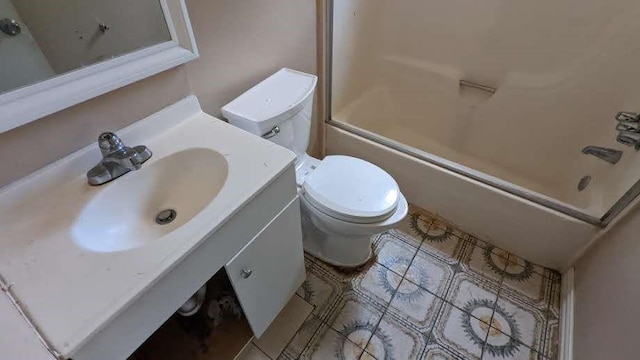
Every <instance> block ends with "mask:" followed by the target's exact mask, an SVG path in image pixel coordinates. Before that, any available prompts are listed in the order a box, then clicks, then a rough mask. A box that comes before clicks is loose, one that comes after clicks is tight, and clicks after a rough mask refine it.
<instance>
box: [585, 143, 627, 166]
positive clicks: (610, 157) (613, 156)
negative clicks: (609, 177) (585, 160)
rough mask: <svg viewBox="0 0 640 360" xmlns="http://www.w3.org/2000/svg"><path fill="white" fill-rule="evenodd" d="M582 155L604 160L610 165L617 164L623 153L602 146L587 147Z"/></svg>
mask: <svg viewBox="0 0 640 360" xmlns="http://www.w3.org/2000/svg"><path fill="white" fill-rule="evenodd" d="M582 153H583V154H587V155H593V156H595V157H597V158H598V159H600V160H604V161H606V162H608V163H610V164H617V163H618V161H620V158H621V157H622V151H620V150H615V149H609V148H605V147H600V146H585V147H584V149H582Z"/></svg>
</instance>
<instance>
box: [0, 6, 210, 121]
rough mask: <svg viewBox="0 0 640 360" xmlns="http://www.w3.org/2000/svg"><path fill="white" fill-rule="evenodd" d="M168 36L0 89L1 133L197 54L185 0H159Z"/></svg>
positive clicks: (194, 56)
mask: <svg viewBox="0 0 640 360" xmlns="http://www.w3.org/2000/svg"><path fill="white" fill-rule="evenodd" d="M158 1H159V2H160V5H161V7H162V11H163V13H164V17H165V20H166V22H167V27H168V29H169V34H170V36H171V40H170V41H167V42H164V43H159V44H156V45H153V46H150V47H147V48H143V49H140V50H137V51H134V52H131V53H127V54H124V55H122V56H117V57H115V58H113V59H110V60H107V61H103V62H99V63H96V64H93V65H89V66H87V67H84V68H80V69H77V70H73V71H70V72H68V73H65V74H61V75H58V76H54V77H52V78H50V79H46V80H43V81H40V82H38V83H35V84H31V85H27V86H24V87H20V88H17V89H15V90H12V91H9V92H6V93H4V94H1V95H0V133H3V132H6V131H9V130H11V129H13V128H16V127H18V126H21V125H24V124H27V123H30V122H32V121H35V120H38V119H40V118H42V117H44V116H47V115H49V114H53V113H55V112H58V111H60V110H63V109H66V108H68V107H70V106H73V105H76V104H78V103H81V102H83V101H86V100H89V99H91V98H94V97H96V96H100V95H102V94H105V93H107V92H109V91H112V90H115V89H117V88H120V87H123V86H126V85H129V84H131V83H133V82H136V81H138V80H142V79H144V78H146V77H149V76H152V75H155V74H157V73H159V72H162V71H165V70H168V69H170V68H173V67H176V66H178V65H180V64H184V63H186V62H188V61H191V60H194V59H196V58H198V56H199V53H198V48H197V46H196V42H195V37H194V35H193V29H192V28H191V22H190V21H189V14H188V13H187V7H186V4H185V2H184V0H158Z"/></svg>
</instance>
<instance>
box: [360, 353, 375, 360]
mask: <svg viewBox="0 0 640 360" xmlns="http://www.w3.org/2000/svg"><path fill="white" fill-rule="evenodd" d="M360 360H378V359H376V357H375V356H373V355H371V354H370V353H368V352H366V351H365V352H363V353H362V355H361V356H360Z"/></svg>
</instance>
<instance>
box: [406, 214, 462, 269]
mask: <svg viewBox="0 0 640 360" xmlns="http://www.w3.org/2000/svg"><path fill="white" fill-rule="evenodd" d="M417 232H418V233H419V234H418V236H420V237H421V238H423V239H424V241H423V242H422V245H421V246H420V250H422V251H426V252H428V253H430V254H433V255H436V256H438V257H440V258H442V259H444V260H446V261H448V262H451V263H457V262H458V256H459V254H460V252H461V250H462V246H463V245H464V239H463V238H464V237H465V236H466V235H464V234H462V233H460V232H459V231H457V230H455V229H454V228H452V227H450V226H448V225H445V224H443V223H442V222H439V221H438V220H434V221H433V223H431V226H430V227H429V230H427V231H426V232H422V229H418V231H417Z"/></svg>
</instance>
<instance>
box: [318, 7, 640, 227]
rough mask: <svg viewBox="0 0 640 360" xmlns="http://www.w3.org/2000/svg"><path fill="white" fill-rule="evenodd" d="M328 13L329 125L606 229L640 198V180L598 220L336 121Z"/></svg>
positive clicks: (328, 17) (326, 74)
mask: <svg viewBox="0 0 640 360" xmlns="http://www.w3.org/2000/svg"><path fill="white" fill-rule="evenodd" d="M324 3H325V8H324V11H325V14H324V20H325V24H324V34H323V35H324V36H323V44H322V46H320V47H319V48H320V49H322V51H323V52H324V56H323V61H324V64H323V65H322V68H323V76H324V84H325V88H324V95H325V101H324V111H325V119H324V121H325V123H326V124H329V125H332V126H335V127H337V128H340V129H342V130H345V131H347V132H350V133H352V134H355V135H358V136H360V137H363V138H365V139H367V140H370V141H373V142H375V143H377V144H380V145H383V146H386V147H389V148H391V149H394V150H396V151H399V152H401V153H403V154H406V155H409V156H412V157H415V158H417V159H420V160H422V161H425V162H427V163H429V164H432V165H435V166H438V167H440V168H443V169H446V170H449V171H452V172H454V173H456V174H458V175H462V176H464V177H467V178H469V179H472V180H475V181H478V182H480V183H482V184H484V185H487V186H490V187H492V188H495V189H498V190H502V191H504V192H507V193H509V194H512V195H515V196H518V197H520V198H523V199H526V200H529V201H531V202H533V203H536V204H538V205H541V206H544V207H545V208H548V209H551V210H555V211H557V212H560V213H562V214H565V215H568V216H570V217H573V218H575V219H578V220H581V221H584V222H587V223H589V224H592V225H596V226H599V227H606V226H607V225H608V224H609V223H610V222H611V221H612V220H613V219H614V218H615V217H616V216H617V215H619V214H620V213H621V212H622V211H623V210H624V209H625V208H626V207H627V206H628V205H629V204H631V203H632V202H633V201H634V200H635V199H636V198H637V197H638V195H640V179H639V180H638V181H636V182H635V183H634V184H633V185H632V186H631V188H629V190H627V191H626V192H625V193H624V195H622V197H620V199H618V201H616V202H615V203H614V204H613V205H612V206H611V208H609V210H607V211H606V212H605V213H604V215H602V217H600V218H598V217H595V216H593V215H589V214H587V213H585V212H583V211H581V210H580V209H578V208H576V207H573V206H571V205H569V204H566V203H564V202H561V201H559V200H556V199H552V198H551V197H547V196H545V195H543V194H540V193H537V192H535V191H532V190H529V189H527V188H524V187H522V186H519V185H516V184H514V183H512V182H510V181H506V180H502V181H500V180H499V179H498V178H496V177H494V176H491V175H489V174H486V173H483V172H481V171H477V170H474V169H472V168H470V167H467V166H464V165H461V164H458V163H456V162H453V161H449V160H447V159H444V158H442V157H439V156H436V155H434V154H431V153H429V152H427V151H423V150H419V149H416V148H414V147H411V146H408V145H406V144H403V143H401V142H399V141H396V140H393V139H390V138H387V137H385V136H382V135H380V134H376V133H374V132H371V131H368V130H365V129H362V128H359V127H357V126H353V125H350V124H347V123H343V122H340V121H336V120H333V118H332V116H331V115H332V112H331V111H332V108H331V95H332V94H331V93H332V80H333V71H332V66H333V0H325V2H324Z"/></svg>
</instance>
